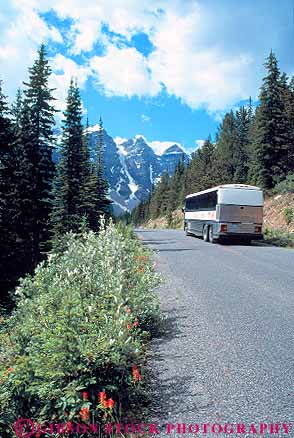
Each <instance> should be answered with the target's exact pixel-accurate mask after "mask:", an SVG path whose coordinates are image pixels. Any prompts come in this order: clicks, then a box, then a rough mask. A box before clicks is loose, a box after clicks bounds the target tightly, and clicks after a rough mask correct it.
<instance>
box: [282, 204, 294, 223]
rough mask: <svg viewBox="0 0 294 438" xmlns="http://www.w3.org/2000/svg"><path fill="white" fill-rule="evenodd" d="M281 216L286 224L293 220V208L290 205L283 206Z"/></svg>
mask: <svg viewBox="0 0 294 438" xmlns="http://www.w3.org/2000/svg"><path fill="white" fill-rule="evenodd" d="M283 216H284V220H285V222H286V224H287V225H290V224H291V223H292V222H293V221H294V209H293V208H292V207H286V208H284V210H283Z"/></svg>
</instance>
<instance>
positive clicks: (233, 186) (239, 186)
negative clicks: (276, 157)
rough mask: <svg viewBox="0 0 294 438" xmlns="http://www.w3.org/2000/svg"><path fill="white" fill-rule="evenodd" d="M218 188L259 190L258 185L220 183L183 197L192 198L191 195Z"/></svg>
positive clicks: (213, 190)
mask: <svg viewBox="0 0 294 438" xmlns="http://www.w3.org/2000/svg"><path fill="white" fill-rule="evenodd" d="M219 189H246V190H261V188H260V187H256V186H250V185H248V184H222V185H220V186H216V187H212V188H211V189H207V190H202V192H197V193H192V194H191V195H187V196H186V198H185V199H187V198H192V197H193V196H198V195H202V194H204V193H210V192H216V191H217V190H219Z"/></svg>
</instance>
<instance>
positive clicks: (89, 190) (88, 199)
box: [80, 118, 99, 231]
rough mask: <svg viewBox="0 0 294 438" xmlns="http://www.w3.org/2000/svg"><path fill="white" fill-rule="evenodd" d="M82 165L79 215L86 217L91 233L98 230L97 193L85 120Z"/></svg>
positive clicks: (87, 125)
mask: <svg viewBox="0 0 294 438" xmlns="http://www.w3.org/2000/svg"><path fill="white" fill-rule="evenodd" d="M82 155H83V162H82V163H83V164H82V174H81V182H80V201H81V209H80V214H81V215H82V216H84V217H86V220H87V223H88V226H89V228H90V229H92V230H93V231H97V230H98V229H99V222H98V212H97V206H98V193H97V172H96V166H95V163H94V162H92V161H91V157H90V136H89V121H88V118H87V123H86V129H85V132H84V136H83V149H82Z"/></svg>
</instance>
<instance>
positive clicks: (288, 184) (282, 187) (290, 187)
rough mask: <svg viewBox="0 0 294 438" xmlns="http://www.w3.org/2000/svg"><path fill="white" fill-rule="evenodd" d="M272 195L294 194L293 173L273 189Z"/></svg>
mask: <svg viewBox="0 0 294 438" xmlns="http://www.w3.org/2000/svg"><path fill="white" fill-rule="evenodd" d="M273 193H275V194H278V193H294V173H290V174H289V175H287V178H286V179H284V180H283V181H281V182H280V183H279V184H277V185H276V186H275V187H274V188H273Z"/></svg>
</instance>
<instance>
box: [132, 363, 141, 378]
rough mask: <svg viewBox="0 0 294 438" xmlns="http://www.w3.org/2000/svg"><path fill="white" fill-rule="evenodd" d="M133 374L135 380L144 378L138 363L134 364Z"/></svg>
mask: <svg viewBox="0 0 294 438" xmlns="http://www.w3.org/2000/svg"><path fill="white" fill-rule="evenodd" d="M132 376H133V380H134V381H141V380H142V379H143V377H142V375H141V374H140V371H139V369H138V367H137V365H133V366H132Z"/></svg>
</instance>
